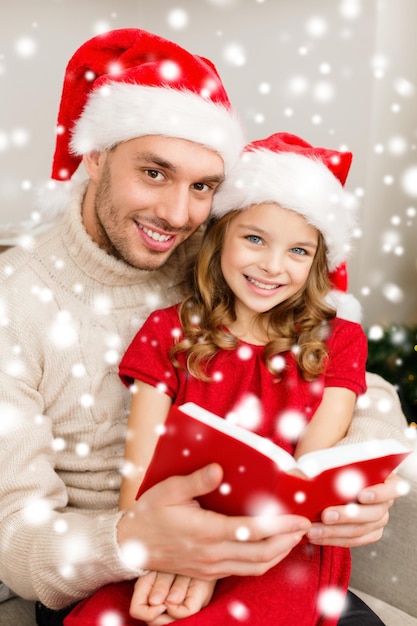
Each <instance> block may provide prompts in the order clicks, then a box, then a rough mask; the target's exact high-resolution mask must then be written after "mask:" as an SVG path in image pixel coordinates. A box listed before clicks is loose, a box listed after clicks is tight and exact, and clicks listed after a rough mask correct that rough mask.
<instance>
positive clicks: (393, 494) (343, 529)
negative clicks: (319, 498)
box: [307, 474, 408, 548]
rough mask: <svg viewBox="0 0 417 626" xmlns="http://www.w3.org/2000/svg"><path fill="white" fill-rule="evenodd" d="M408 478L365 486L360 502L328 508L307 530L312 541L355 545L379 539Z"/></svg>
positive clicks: (395, 477)
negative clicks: (319, 519) (320, 520)
mask: <svg viewBox="0 0 417 626" xmlns="http://www.w3.org/2000/svg"><path fill="white" fill-rule="evenodd" d="M407 489H408V485H407V481H406V480H404V479H403V478H400V477H399V476H397V475H396V474H391V476H390V477H389V478H388V479H387V480H386V481H385V483H382V484H379V485H374V486H373V487H368V488H366V489H363V490H362V491H361V492H360V494H359V498H358V500H359V503H357V504H347V505H344V506H335V507H329V508H327V509H325V510H324V511H323V513H322V522H320V523H315V524H313V525H312V527H311V529H310V530H309V531H308V533H307V538H308V539H309V541H310V542H311V543H314V544H320V545H327V546H342V547H346V548H352V547H355V546H363V545H366V544H368V543H373V542H375V541H378V540H379V539H381V537H382V533H383V532H384V528H385V526H386V525H387V523H388V520H389V509H390V508H391V506H392V505H393V504H394V501H395V499H396V498H398V497H399V496H401V495H404V494H406V493H407Z"/></svg>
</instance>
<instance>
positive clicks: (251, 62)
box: [0, 0, 417, 626]
mask: <svg viewBox="0 0 417 626" xmlns="http://www.w3.org/2000/svg"><path fill="white" fill-rule="evenodd" d="M243 3H244V0H208V1H207V2H205V3H204V6H205V11H206V16H207V17H208V19H204V21H203V20H200V19H199V15H198V11H197V12H196V10H195V4H196V3H195V0H194V2H192V1H187V0H184V1H183V2H181V3H178V4H177V5H176V6H175V8H173V5H172V3H162V6H163V8H161V7H158V9H157V10H156V12H155V11H154V9H153V8H152V5H153V3H148V4H147V8H146V11H145V12H144V15H143V19H142V16H141V19H140V22H141V23H140V26H142V27H144V28H147V27H148V25H147V20H149V21H150V23H152V20H153V23H154V24H155V26H152V29H156V28H161V30H162V29H165V31H164V34H165V35H166V36H170V37H172V38H173V39H174V40H178V42H179V43H182V44H183V45H185V46H188V45H189V46H190V47H192V48H193V49H194V50H196V51H198V52H199V53H201V54H203V55H205V56H208V57H213V58H215V59H216V65H217V66H218V68H219V70H220V73H221V75H224V77H225V82H226V84H227V86H228V89H229V90H230V92H231V94H232V99H233V101H234V102H235V103H236V105H237V107H238V108H239V109H240V111H241V113H242V118H243V121H244V123H245V125H246V126H247V127H248V134H249V138H250V139H253V138H255V137H259V136H266V135H267V134H270V133H272V132H275V131H276V130H288V131H289V132H294V133H295V134H300V135H302V136H304V137H305V138H306V139H307V140H309V141H311V142H312V143H314V142H315V143H317V144H322V145H328V146H329V147H330V146H331V147H334V148H336V149H346V150H353V152H354V164H353V167H352V171H351V174H350V177H349V179H348V185H349V186H350V187H351V188H352V189H353V191H354V193H355V196H356V197H357V198H358V199H360V202H361V218H362V219H361V228H360V229H358V230H357V233H356V235H357V236H356V238H355V245H354V257H353V259H352V261H351V264H350V266H349V268H350V269H349V274H350V286H351V287H350V288H351V289H352V290H353V291H354V292H355V295H357V296H358V297H359V298H360V299H361V303H362V305H363V307H364V316H365V319H364V322H365V323H366V324H367V325H368V326H369V332H368V336H369V339H370V340H372V341H379V340H381V339H382V338H383V336H384V324H385V323H386V321H387V320H393V321H396V322H401V321H404V322H410V321H414V322H415V321H416V319H417V318H416V315H417V313H416V311H417V296H416V293H417V290H416V288H415V286H416V284H417V281H416V279H417V276H416V274H417V256H416V247H415V241H416V222H417V215H416V213H417V209H416V202H417V129H416V125H415V111H416V92H417V75H416V71H415V63H414V64H413V65H410V62H409V60H410V59H411V61H412V60H413V59H414V58H415V49H413V50H408V46H407V45H405V46H404V54H403V56H402V58H400V60H399V59H398V58H397V56H396V52H397V50H396V49H394V48H392V47H390V45H389V42H385V44H384V42H382V43H381V45H380V46H379V47H378V48H374V46H373V44H371V43H370V42H373V41H375V37H373V35H372V33H373V31H372V33H370V32H369V31H367V29H366V25H367V24H373V21H374V19H375V18H374V15H373V14H372V10H373V9H372V8H370V7H372V6H373V5H374V4H375V5H378V4H380V5H381V7H382V5H383V4H384V3H366V2H364V1H361V0H338V2H333V0H331V2H329V3H328V4H329V7H328V11H324V10H322V12H321V13H320V14H318V13H316V10H315V9H314V7H312V8H309V7H307V5H309V3H305V4H306V9H305V15H304V16H302V17H300V16H299V15H297V19H296V20H293V19H292V18H293V17H294V15H293V13H292V5H294V6H295V3H284V2H283V3H273V2H268V0H254V1H253V2H251V3H250V11H251V15H253V20H252V21H251V23H250V28H246V26H245V25H244V24H245V23H244V21H243V12H242V9H243ZM47 4H48V15H47V16H46V17H45V16H42V19H41V15H40V16H39V20H38V21H37V22H33V24H32V26H31V25H30V23H29V21H28V19H27V18H24V17H22V16H20V15H19V20H15V21H14V22H13V21H12V20H11V22H10V25H9V24H7V25H3V35H4V42H3V43H2V48H1V49H0V86H1V87H2V94H3V97H2V100H3V103H2V104H0V107H2V108H0V113H1V115H0V119H1V122H0V159H1V163H2V168H1V171H2V173H0V199H1V206H2V220H3V221H4V225H3V227H2V228H0V239H1V238H2V239H3V240H4V241H5V242H6V243H7V242H8V241H9V240H10V237H12V238H14V239H17V241H18V243H19V245H20V246H21V247H22V248H23V249H24V250H26V251H28V252H30V251H31V250H32V249H33V237H32V235H31V234H30V233H27V232H26V228H23V226H22V224H27V223H31V224H32V226H33V225H36V226H38V225H40V226H41V225H42V219H43V216H42V213H41V212H37V211H35V210H34V197H35V193H36V192H37V190H38V189H39V188H40V187H41V186H42V185H43V184H44V183H45V179H46V178H47V176H48V172H49V169H50V160H51V153H52V142H53V138H52V135H53V130H52V126H53V120H54V119H55V118H56V102H57V97H58V91H59V88H60V86H59V85H58V84H56V81H55V79H54V78H51V76H55V77H56V76H59V75H60V72H62V71H63V68H64V66H65V63H66V62H67V58H66V56H65V55H66V54H67V51H68V50H69V49H72V48H74V49H75V46H76V45H78V43H79V41H80V39H82V38H83V37H84V35H85V37H84V38H85V39H87V38H88V37H89V36H92V35H95V34H100V33H104V32H106V31H107V30H109V29H111V28H119V27H123V26H124V25H125V24H126V23H127V22H129V23H131V24H132V25H139V24H136V22H137V21H138V17H137V15H136V12H135V14H134V15H133V16H130V15H127V14H126V13H125V11H126V10H125V8H124V7H122V6H121V7H120V8H119V7H117V10H118V12H117V13H116V12H114V13H109V12H108V11H106V10H105V8H99V3H91V8H89V7H87V6H85V7H83V25H82V26H81V33H80V31H79V30H78V28H74V29H73V32H72V33H71V32H70V29H67V31H69V32H66V33H65V40H63V44H65V45H63V46H62V49H57V48H56V46H55V43H56V42H55V40H54V48H53V52H51V43H50V31H52V32H53V31H55V30H57V29H59V28H62V24H63V23H65V18H64V17H63V16H64V15H65V12H67V13H68V15H70V14H71V15H72V13H73V7H72V6H71V4H70V2H69V0H60V2H55V3H50V2H48V3H47ZM87 4H88V3H87ZM115 4H117V3H115ZM120 4H122V5H123V3H120ZM125 4H126V5H127V4H128V3H125ZM154 4H157V3H154ZM312 4H314V3H312ZM388 4H389V3H388ZM392 4H393V5H394V4H395V3H392ZM53 5H55V6H53ZM274 5H275V7H278V5H281V6H280V7H279V8H276V11H277V14H276V17H275V16H274V19H271V12H272V11H273V10H274ZM245 6H246V7H247V8H248V7H249V3H247V5H245ZM325 6H326V3H321V7H325ZM8 10H9V11H10V12H11V13H12V14H13V12H14V11H16V12H17V11H18V10H19V8H18V7H17V5H16V9H14V8H13V4H12V5H11V6H10V7H9V9H8ZM255 10H256V11H257V12H256V13H255ZM379 10H381V9H379ZM35 13H36V11H35ZM154 13H155V15H154ZM16 15H17V13H16ZM380 17H381V16H380ZM382 18H383V16H382ZM385 19H386V18H385ZM156 25H157V26H156ZM0 29H1V26H0ZM9 30H10V32H8V31H9ZM6 35H7V37H6ZM412 43H413V45H414V41H413V42H412ZM413 52H414V54H413ZM412 62H413V61H412ZM45 68H48V72H47V71H46V70H45ZM49 70H50V71H49ZM112 71H113V72H114V73H115V74H117V73H118V72H119V71H120V67H118V66H117V65H115V66H114V67H113V68H112ZM162 71H163V76H164V78H165V79H166V80H168V81H169V80H173V79H175V78H176V77H177V76H178V66H177V65H176V64H174V63H171V62H167V63H166V64H165V65H164V67H163V70H162ZM32 77H36V80H33V79H32ZM94 77H95V75H94V74H93V73H87V74H86V79H87V80H93V79H94ZM23 86H24V87H23ZM21 100H25V101H26V104H27V102H29V103H30V109H31V110H30V111H29V113H31V115H26V113H24V110H25V107H22V106H21ZM371 119H372V124H371V122H370V120H371ZM371 126H372V132H371V128H370V127H371ZM64 131H65V129H63V128H60V129H57V132H58V133H62V132H64ZM16 216H18V222H17V223H16V219H15V218H16ZM28 216H29V217H28ZM53 262H54V267H55V268H56V269H57V270H58V269H60V268H61V269H62V261H61V260H60V259H58V258H57V259H54V261H53ZM14 272H15V268H14V267H12V266H7V267H6V268H5V269H4V275H5V276H4V277H5V278H7V277H11V276H13V273H14ZM2 278H3V277H2ZM73 291H74V293H75V294H78V295H81V294H82V293H83V291H84V285H83V284H81V283H76V284H74V285H73ZM31 296H32V297H33V298H34V300H35V301H36V305H37V306H38V307H45V308H46V307H47V306H48V305H49V304H51V303H52V302H53V300H54V293H53V291H52V290H51V289H49V288H47V287H39V286H37V285H36V284H34V285H33V287H32V291H31ZM161 305H163V300H162V298H161V294H160V293H158V292H156V291H155V292H154V293H149V294H148V295H147V298H146V306H148V307H150V308H157V307H159V306H161ZM115 306H117V303H113V302H112V301H111V299H110V298H108V297H107V296H105V295H98V296H97V297H96V299H95V301H94V303H93V309H94V312H95V314H96V315H97V316H98V317H99V318H111V317H112V312H113V309H114V307H115ZM9 322H10V320H9V312H8V306H7V302H4V301H2V300H0V327H7V325H8V324H9ZM194 323H196V324H198V320H197V319H196V320H195V321H194ZM48 338H49V341H50V343H51V346H52V347H53V348H54V349H56V350H57V351H61V353H63V352H64V351H65V350H69V349H71V348H74V346H76V345H77V344H78V343H79V342H80V329H79V328H78V325H77V321H76V320H75V319H73V317H72V316H71V314H70V313H69V312H68V311H60V312H58V313H57V314H56V317H55V318H54V319H53V320H52V323H51V326H50V329H49V336H48ZM402 341H403V336H402V335H401V331H399V332H398V334H397V335H393V337H392V343H393V345H399V344H401V342H402ZM122 352H123V342H122V339H121V338H120V337H119V336H118V335H117V334H111V333H110V334H107V335H106V336H105V338H104V339H103V355H102V358H103V361H104V362H105V364H106V365H107V366H108V367H109V368H111V367H116V366H117V364H118V362H119V361H120V358H121V355H122ZM239 357H240V359H242V361H248V360H249V359H251V358H252V350H251V348H250V347H249V346H242V347H241V348H240V349H239ZM272 366H273V368H274V369H275V370H276V371H277V372H281V371H282V370H283V369H284V367H285V361H284V359H282V358H281V357H275V358H274V359H273V362H272ZM25 368H26V365H25V363H24V361H23V358H22V354H21V348H20V346H18V345H16V346H14V348H13V350H12V353H11V354H10V356H9V358H8V360H7V362H6V363H5V372H6V373H7V374H8V375H10V376H12V377H22V376H24V374H25ZM70 373H71V376H72V378H73V379H75V380H76V382H77V384H80V383H82V382H83V381H84V380H85V379H86V378H87V374H88V373H87V369H86V366H85V364H84V363H82V362H79V361H78V360H75V361H74V363H73V364H72V367H71V370H70ZM213 378H214V382H216V381H222V380H223V373H222V372H215V373H214V376H213ZM159 389H160V391H161V392H165V391H166V389H167V386H166V384H165V383H161V384H160V386H159ZM132 392H133V390H132ZM95 401H96V397H95V396H94V394H93V393H89V392H84V393H82V390H81V388H80V392H79V394H77V397H76V398H75V400H74V402H76V403H78V405H79V406H80V407H81V409H82V410H83V411H86V412H88V411H89V410H90V409H92V408H94V405H95ZM371 402H372V400H371V397H370V396H369V394H364V395H363V396H361V397H359V398H358V405H359V408H362V409H367V408H369V406H370V405H371ZM378 409H379V410H380V411H381V412H383V413H386V414H387V413H389V411H390V410H391V409H392V404H391V402H390V400H388V399H386V400H383V401H380V402H379V403H378ZM0 413H1V416H2V419H1V421H0V436H7V435H8V436H13V435H14V433H18V432H20V430H21V429H23V428H27V424H25V422H24V419H23V415H22V414H21V412H20V411H19V410H18V409H16V408H15V407H14V406H12V405H10V404H8V403H6V402H1V403H0ZM227 418H228V419H229V420H231V421H233V422H235V423H237V424H239V425H241V426H244V427H245V428H247V429H249V430H256V429H257V427H258V426H259V423H260V421H261V418H262V409H261V403H260V401H259V399H258V398H256V397H254V396H248V397H246V398H244V400H243V402H242V403H241V404H240V405H238V406H237V407H235V410H234V411H233V412H232V413H230V414H229V415H228V416H227ZM43 425H44V418H43V416H41V415H37V416H35V417H34V418H33V424H30V426H31V428H32V429H33V428H34V427H42V426H43ZM304 425H305V417H304V416H303V415H301V414H299V413H296V412H288V413H286V414H283V415H282V416H281V417H280V419H279V421H278V423H277V429H278V432H279V435H280V436H281V437H283V438H284V439H286V440H288V441H290V442H294V441H296V440H297V438H298V437H299V435H300V433H301V431H302V429H303V428H304ZM160 432H163V427H161V431H160ZM406 436H407V437H409V439H410V442H411V443H412V445H417V444H416V429H413V428H409V429H408V431H407V433H406ZM80 439H81V437H80ZM50 446H51V450H52V452H53V453H55V454H61V453H63V452H65V451H66V450H67V449H68V447H71V449H72V450H74V452H75V454H76V455H77V456H78V458H79V460H80V462H81V461H83V462H84V461H86V460H88V458H89V456H90V454H91V446H90V443H88V442H87V441H83V440H82V439H81V440H80V441H78V442H74V441H70V440H68V441H67V439H66V437H64V436H57V437H55V438H54V439H52V440H51V442H50ZM184 453H186V451H184ZM408 468H409V471H410V472H411V473H412V474H413V475H416V474H417V460H416V456H415V455H414V457H413V458H410V460H409V462H408ZM34 471H36V468H34ZM135 471H137V468H134V467H130V466H124V467H123V469H122V473H123V474H124V475H130V474H131V473H132V472H135ZM362 484H363V477H362V476H361V474H360V473H359V472H356V471H353V470H346V471H345V472H342V473H341V474H340V477H339V483H338V489H339V491H340V492H341V493H342V494H343V495H344V496H346V497H349V496H350V495H354V494H355V493H356V491H357V490H358V489H359V488H360V487H361V485H362ZM409 488H410V486H409V483H408V482H407V481H406V480H404V481H402V482H400V483H399V485H398V491H399V493H400V494H401V495H404V494H406V493H407V492H408V490H409ZM220 490H221V492H222V493H224V494H227V493H228V492H229V491H230V485H229V484H228V483H226V482H225V483H223V484H222V485H221V487H220ZM304 499H305V494H304V492H303V491H299V492H297V493H296V494H295V500H296V501H297V502H303V500H304ZM253 510H254V512H256V514H257V515H259V520H260V521H259V523H264V524H265V525H267V524H268V523H271V519H273V517H274V515H275V514H276V513H277V512H279V511H278V509H277V503H276V502H274V501H269V500H265V499H264V500H259V501H256V502H254V503H253ZM347 512H348V515H349V516H350V517H351V518H352V519H354V518H355V516H356V515H357V513H358V507H357V505H355V504H352V505H350V506H349V507H348V509H347ZM23 513H24V520H25V522H26V523H27V524H28V525H29V526H31V527H36V526H41V525H43V524H47V523H48V522H50V520H51V516H52V511H51V508H50V505H49V503H48V502H47V501H46V500H44V499H42V498H34V499H32V500H30V501H28V502H27V505H26V506H25V508H24V512H23ZM52 530H53V533H54V534H56V535H57V536H59V537H60V538H63V539H64V542H63V544H62V564H61V566H60V569H59V574H60V575H61V576H62V577H64V578H66V579H68V580H71V579H76V577H77V575H78V571H77V566H78V565H79V564H80V563H83V562H85V561H86V560H88V557H89V556H90V549H91V546H90V545H89V544H88V542H87V541H86V540H85V538H84V537H80V536H79V535H75V534H71V533H70V528H69V525H68V523H67V522H66V521H65V520H64V519H58V520H57V521H54V522H53V525H52ZM236 538H237V539H238V540H239V541H242V542H245V541H248V540H250V531H249V529H248V528H247V527H245V526H241V527H239V528H238V529H237V530H236ZM122 557H123V561H124V563H125V564H126V566H127V567H129V568H131V570H132V571H134V572H138V570H140V568H141V567H142V566H143V564H144V563H145V561H146V550H145V548H144V546H143V545H142V544H141V543H139V542H131V543H128V544H125V545H124V546H123V549H122ZM392 584H393V585H394V584H398V578H397V577H396V575H395V572H393V573H392ZM343 601H344V596H343V594H342V593H341V591H340V590H339V589H336V588H334V589H333V588H331V589H326V590H325V591H323V592H322V593H321V594H320V597H319V604H318V605H319V609H320V611H321V612H322V614H323V615H327V616H329V617H332V616H334V615H338V614H339V612H340V610H341V608H342V606H343ZM228 610H229V613H230V615H231V617H232V618H233V619H234V621H236V622H242V623H250V613H249V610H248V608H247V606H246V605H245V604H244V603H243V602H240V601H234V602H230V604H229V606H228ZM122 624H123V618H122V617H121V616H120V615H119V614H118V613H117V612H114V611H107V612H105V613H103V614H102V615H101V617H100V622H99V626H122Z"/></svg>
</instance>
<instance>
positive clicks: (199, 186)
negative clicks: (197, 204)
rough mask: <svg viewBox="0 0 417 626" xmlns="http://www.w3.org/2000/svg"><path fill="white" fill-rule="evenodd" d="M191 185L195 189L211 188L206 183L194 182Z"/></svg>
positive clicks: (205, 189)
mask: <svg viewBox="0 0 417 626" xmlns="http://www.w3.org/2000/svg"><path fill="white" fill-rule="evenodd" d="M193 187H194V189H196V190H197V191H208V190H209V189H211V187H209V185H207V184H206V183H194V185H193Z"/></svg>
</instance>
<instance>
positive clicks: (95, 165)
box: [83, 151, 106, 183]
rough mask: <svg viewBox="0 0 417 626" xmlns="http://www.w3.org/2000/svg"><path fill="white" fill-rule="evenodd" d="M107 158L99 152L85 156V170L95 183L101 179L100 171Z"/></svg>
mask: <svg viewBox="0 0 417 626" xmlns="http://www.w3.org/2000/svg"><path fill="white" fill-rule="evenodd" d="M105 158H106V157H105V153H104V152H98V151H94V152H88V154H84V155H83V164H84V167H85V170H86V172H87V174H88V176H89V178H90V179H91V180H92V181H94V182H95V183H96V182H97V181H98V180H99V178H100V171H101V168H102V165H103V161H104V159H105Z"/></svg>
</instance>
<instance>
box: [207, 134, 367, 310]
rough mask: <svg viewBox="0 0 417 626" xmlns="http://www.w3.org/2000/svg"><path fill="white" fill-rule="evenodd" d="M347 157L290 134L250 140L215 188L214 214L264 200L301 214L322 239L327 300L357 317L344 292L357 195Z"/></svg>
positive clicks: (356, 306)
mask: <svg viewBox="0 0 417 626" xmlns="http://www.w3.org/2000/svg"><path fill="white" fill-rule="evenodd" d="M351 162H352V153H351V152H338V151H336V150H329V149H326V148H321V147H313V146H312V145H310V144H309V143H307V142H306V141H304V140H303V139H301V138H300V137H297V136H295V135H291V134H289V133H275V134H274V135H271V136H270V137H267V138H266V139H261V140H258V141H253V142H252V143H249V144H248V145H247V146H246V148H245V150H244V152H243V154H242V156H241V158H240V160H239V162H238V163H237V165H236V166H235V167H234V168H233V170H232V171H231V172H230V173H229V175H228V176H227V178H226V180H225V182H224V183H223V184H222V185H221V186H220V188H219V189H218V191H217V192H216V194H215V196H214V201H213V208H212V215H213V216H216V217H220V216H222V215H224V214H225V213H227V212H229V211H231V210H233V209H245V208H247V207H249V206H251V205H253V204H261V203H264V202H276V203H277V204H279V205H280V206H282V207H284V208H286V209H290V210H292V211H295V212H297V213H299V214H300V215H303V216H304V217H305V219H306V220H307V221H308V222H309V223H310V224H312V225H313V226H314V227H315V228H317V230H319V231H320V232H321V233H322V235H323V237H324V240H325V244H326V249H327V263H328V268H329V276H330V282H331V285H332V292H331V293H330V294H329V302H330V303H331V304H333V305H334V306H335V308H336V309H337V313H338V316H339V317H344V318H346V319H351V320H352V321H359V320H360V317H361V310H360V305H359V303H358V301H357V300H356V299H355V298H354V297H353V296H351V295H350V294H347V293H346V290H347V270H346V260H347V258H348V256H349V253H350V251H351V240H352V237H353V231H354V229H355V227H356V225H357V218H358V203H357V201H356V198H355V197H354V196H353V195H352V194H351V193H349V192H347V191H346V190H345V189H344V184H345V181H346V178H347V175H348V172H349V168H350V165H351Z"/></svg>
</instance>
